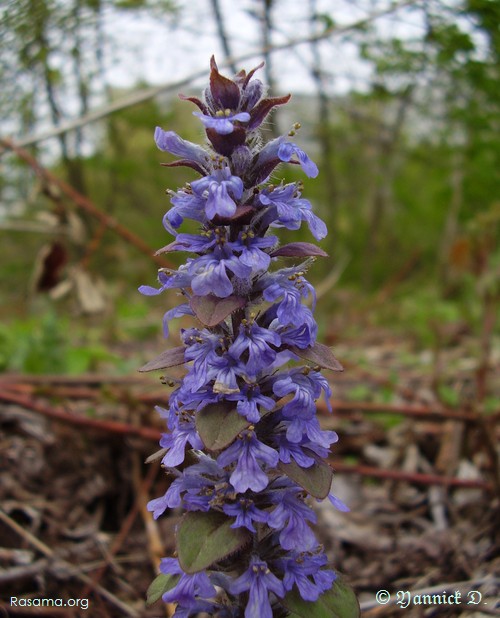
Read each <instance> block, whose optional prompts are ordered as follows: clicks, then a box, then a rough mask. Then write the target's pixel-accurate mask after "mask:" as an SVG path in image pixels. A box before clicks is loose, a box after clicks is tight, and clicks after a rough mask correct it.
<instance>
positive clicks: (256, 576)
mask: <svg viewBox="0 0 500 618" xmlns="http://www.w3.org/2000/svg"><path fill="white" fill-rule="evenodd" d="M230 591H231V593H232V594H240V593H242V592H246V591H248V603H247V606H246V608H245V618H273V611H272V609H271V603H270V601H269V592H273V593H274V594H275V595H276V596H277V597H284V596H285V587H284V586H283V583H282V582H280V580H279V579H278V578H277V577H276V575H274V574H273V573H272V572H271V570H270V569H269V567H268V566H267V563H266V562H264V561H263V560H259V558H257V557H256V556H252V559H251V561H250V566H249V567H248V569H247V570H246V571H245V572H244V573H243V575H241V576H240V577H238V579H236V580H235V581H234V582H233V583H232V584H231V587H230Z"/></svg>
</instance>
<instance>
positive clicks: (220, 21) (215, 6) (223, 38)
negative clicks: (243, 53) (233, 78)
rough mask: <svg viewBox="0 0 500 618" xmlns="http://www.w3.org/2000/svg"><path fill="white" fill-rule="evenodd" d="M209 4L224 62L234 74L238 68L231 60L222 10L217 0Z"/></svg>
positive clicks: (212, 0)
mask: <svg viewBox="0 0 500 618" xmlns="http://www.w3.org/2000/svg"><path fill="white" fill-rule="evenodd" d="M211 4H212V10H213V12H214V17H215V23H216V25H217V32H218V33H219V39H220V42H221V44H222V49H223V50H224V55H225V57H226V62H227V64H228V66H229V67H230V68H231V71H232V72H233V73H234V74H235V75H236V73H237V72H238V69H237V68H236V64H235V62H234V60H232V54H231V47H230V45H229V37H228V36H227V32H226V27H225V25H224V18H223V17H222V12H221V10H220V4H219V0H211Z"/></svg>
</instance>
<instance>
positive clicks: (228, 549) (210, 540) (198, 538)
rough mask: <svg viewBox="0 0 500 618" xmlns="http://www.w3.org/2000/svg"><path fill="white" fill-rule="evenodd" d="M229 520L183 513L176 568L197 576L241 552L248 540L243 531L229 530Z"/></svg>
mask: <svg viewBox="0 0 500 618" xmlns="http://www.w3.org/2000/svg"><path fill="white" fill-rule="evenodd" d="M232 523H233V520H232V518H230V517H226V516H225V515H222V514H220V513H217V512H215V511H210V512H208V513H202V512H192V513H186V515H184V517H183V518H182V521H181V523H180V525H179V529H178V531H177V552H178V554H179V564H180V566H181V568H182V569H183V571H185V572H186V573H198V572H199V571H203V569H207V568H208V567H210V566H211V565H212V564H214V563H215V562H218V561H220V560H222V559H224V558H226V557H227V556H229V555H230V554H233V553H234V552H236V551H238V550H239V549H241V548H242V547H243V546H244V545H246V544H247V543H248V542H249V540H250V538H251V537H250V534H249V532H248V530H247V529H246V528H231V525H232Z"/></svg>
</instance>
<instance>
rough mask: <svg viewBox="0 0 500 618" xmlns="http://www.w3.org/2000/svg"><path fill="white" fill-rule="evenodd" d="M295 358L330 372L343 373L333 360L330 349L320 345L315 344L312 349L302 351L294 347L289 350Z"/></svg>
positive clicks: (342, 369)
mask: <svg viewBox="0 0 500 618" xmlns="http://www.w3.org/2000/svg"><path fill="white" fill-rule="evenodd" d="M290 349H291V350H292V352H295V354H297V356H300V358H303V359H305V360H308V361H311V363H314V364H315V365H319V366H320V367H324V368H325V369H330V370H331V371H344V368H343V367H342V365H341V364H340V363H339V361H338V360H337V359H336V358H335V356H334V355H333V353H332V351H331V350H330V348H329V347H328V346H326V345H323V344H322V343H317V342H316V343H315V344H314V345H313V346H312V347H309V348H306V349H305V350H302V349H301V348H296V347H295V346H293V347H291V348H290Z"/></svg>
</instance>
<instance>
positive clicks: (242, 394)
mask: <svg viewBox="0 0 500 618" xmlns="http://www.w3.org/2000/svg"><path fill="white" fill-rule="evenodd" d="M226 399H227V400H229V401H237V402H238V403H237V404H236V410H237V412H238V414H241V416H244V417H245V418H246V419H247V420H248V421H250V422H251V423H257V422H259V421H260V413H259V409H258V407H257V406H258V405H260V406H261V407H262V408H264V410H267V411H268V412H269V411H271V410H272V409H273V408H274V406H275V403H276V402H275V401H274V399H272V398H271V397H266V396H265V395H262V394H261V392H260V388H259V386H258V385H257V384H256V383H252V384H243V386H242V387H241V389H240V390H239V392H237V393H231V394H230V395H226Z"/></svg>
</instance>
